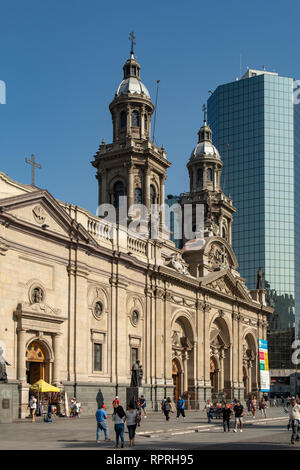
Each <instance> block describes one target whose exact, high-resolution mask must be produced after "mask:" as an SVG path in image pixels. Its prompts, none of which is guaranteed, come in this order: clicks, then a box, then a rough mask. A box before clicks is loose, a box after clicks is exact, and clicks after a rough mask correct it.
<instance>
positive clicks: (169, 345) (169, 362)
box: [164, 292, 173, 385]
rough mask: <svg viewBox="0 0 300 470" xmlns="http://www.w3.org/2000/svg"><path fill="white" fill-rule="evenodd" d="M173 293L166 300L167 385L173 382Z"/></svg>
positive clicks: (165, 374)
mask: <svg viewBox="0 0 300 470" xmlns="http://www.w3.org/2000/svg"><path fill="white" fill-rule="evenodd" d="M170 301H171V293H170V292H166V293H165V299H164V308H165V311H164V377H165V384H166V385H173V381H172V336H171V335H172V330H171V303H170Z"/></svg>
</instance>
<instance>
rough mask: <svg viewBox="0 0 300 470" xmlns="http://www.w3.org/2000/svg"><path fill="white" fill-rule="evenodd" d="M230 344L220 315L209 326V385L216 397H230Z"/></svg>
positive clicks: (228, 335)
mask: <svg viewBox="0 0 300 470" xmlns="http://www.w3.org/2000/svg"><path fill="white" fill-rule="evenodd" d="M230 344H231V339H230V332H229V328H228V325H227V323H226V321H225V319H224V318H223V316H221V315H220V316H218V317H216V318H215V320H214V321H213V323H212V324H211V327H210V370H211V387H212V393H214V394H215V395H218V396H215V398H218V399H220V398H221V397H223V398H230V397H231V378H230V377H231V372H230V358H231V355H230ZM212 380H213V382H212Z"/></svg>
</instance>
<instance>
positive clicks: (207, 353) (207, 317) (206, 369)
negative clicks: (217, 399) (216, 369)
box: [203, 303, 211, 401]
mask: <svg viewBox="0 0 300 470" xmlns="http://www.w3.org/2000/svg"><path fill="white" fill-rule="evenodd" d="M210 310H211V307H210V306H209V305H208V304H206V303H204V305H203V316H204V317H203V318H204V325H203V326H204V327H203V335H204V336H203V337H204V355H203V356H204V360H203V375H204V390H205V397H204V400H205V401H206V400H211V381H210V331H209V323H210V318H211V315H210V314H209V312H210Z"/></svg>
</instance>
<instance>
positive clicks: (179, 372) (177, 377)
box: [172, 359, 182, 402]
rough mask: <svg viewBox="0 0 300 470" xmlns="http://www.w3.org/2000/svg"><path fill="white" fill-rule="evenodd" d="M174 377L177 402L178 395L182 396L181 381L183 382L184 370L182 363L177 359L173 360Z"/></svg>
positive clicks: (175, 399)
mask: <svg viewBox="0 0 300 470" xmlns="http://www.w3.org/2000/svg"><path fill="white" fill-rule="evenodd" d="M172 379H173V385H174V401H175V402H176V401H177V399H178V397H179V396H181V394H182V391H181V382H182V370H181V366H180V363H179V361H178V360H177V359H173V361H172Z"/></svg>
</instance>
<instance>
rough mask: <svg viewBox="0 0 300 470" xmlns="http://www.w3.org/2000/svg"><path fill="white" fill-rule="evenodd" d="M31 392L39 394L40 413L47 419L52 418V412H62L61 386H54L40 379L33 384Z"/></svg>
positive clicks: (59, 413)
mask: <svg viewBox="0 0 300 470" xmlns="http://www.w3.org/2000/svg"><path fill="white" fill-rule="evenodd" d="M30 392H31V393H34V394H36V395H37V400H38V410H39V414H40V415H41V416H44V420H45V421H47V420H51V416H52V413H55V414H57V415H61V414H62V409H61V408H62V397H61V393H60V388H58V387H54V386H53V385H50V384H48V383H47V382H45V381H44V380H43V379H40V380H38V381H37V382H35V383H34V384H33V385H31V387H30ZM46 417H47V419H46Z"/></svg>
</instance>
